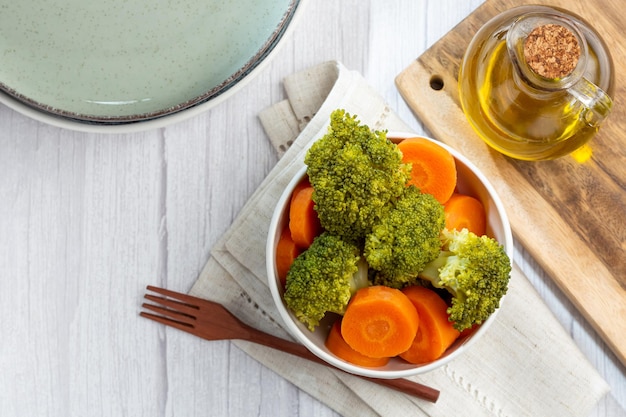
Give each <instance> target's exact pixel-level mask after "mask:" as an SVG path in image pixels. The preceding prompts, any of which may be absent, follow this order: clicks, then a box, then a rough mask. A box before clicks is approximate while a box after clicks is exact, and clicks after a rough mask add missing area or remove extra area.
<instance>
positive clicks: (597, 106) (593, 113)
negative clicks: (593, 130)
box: [567, 77, 613, 127]
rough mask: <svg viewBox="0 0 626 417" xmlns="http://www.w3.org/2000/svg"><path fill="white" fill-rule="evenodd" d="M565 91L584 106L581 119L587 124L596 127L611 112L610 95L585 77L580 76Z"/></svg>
mask: <svg viewBox="0 0 626 417" xmlns="http://www.w3.org/2000/svg"><path fill="white" fill-rule="evenodd" d="M567 91H568V93H570V94H571V95H572V96H573V97H574V98H575V99H576V100H577V101H578V102H580V103H581V104H582V105H583V106H584V107H585V109H584V110H583V111H582V112H581V120H582V121H583V122H584V123H585V124H586V125H588V126H591V127H598V126H599V125H600V124H601V123H602V121H603V120H604V119H605V118H606V117H607V116H608V115H609V113H610V112H611V108H612V107H613V100H612V99H611V97H609V95H608V94H607V93H606V92H605V91H604V90H602V89H601V88H600V87H598V86H597V85H595V84H594V83H592V82H591V81H589V80H587V79H586V78H585V77H581V78H580V79H579V80H578V81H577V82H576V83H575V84H574V85H572V86H571V87H570V88H568V89H567Z"/></svg>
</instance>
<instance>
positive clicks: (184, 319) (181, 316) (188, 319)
mask: <svg viewBox="0 0 626 417" xmlns="http://www.w3.org/2000/svg"><path fill="white" fill-rule="evenodd" d="M141 306H142V307H143V308H145V309H148V310H152V311H154V312H155V313H159V314H160V315H162V316H165V317H169V318H170V319H172V320H175V321H178V322H181V323H185V324H187V325H189V326H193V324H194V322H195V321H196V319H195V317H192V316H190V315H188V314H185V313H182V312H180V311H176V310H172V309H171V308H165V307H161V306H158V305H154V304H148V303H143V304H142V305H141Z"/></svg>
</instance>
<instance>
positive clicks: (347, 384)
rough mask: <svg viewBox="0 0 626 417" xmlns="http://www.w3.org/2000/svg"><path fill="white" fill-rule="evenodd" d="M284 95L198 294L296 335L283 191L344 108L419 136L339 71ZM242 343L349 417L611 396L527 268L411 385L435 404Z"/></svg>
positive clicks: (564, 410)
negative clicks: (442, 360)
mask: <svg viewBox="0 0 626 417" xmlns="http://www.w3.org/2000/svg"><path fill="white" fill-rule="evenodd" d="M284 87H285V90H286V93H287V97H288V100H286V101H284V102H281V103H278V104H276V105H275V106H272V107H270V108H269V109H266V110H264V111H263V112H262V113H261V114H260V115H259V117H260V119H261V122H262V123H263V126H264V128H265V130H266V133H267V134H268V136H269V137H270V140H271V141H272V143H273V144H274V146H275V147H276V149H277V150H278V152H279V155H281V156H282V157H281V159H280V160H279V162H278V163H277V165H276V167H275V168H274V169H273V170H272V171H271V172H270V173H269V175H268V176H267V178H266V179H265V180H264V181H263V183H262V184H261V186H260V187H259V189H258V190H257V191H256V192H255V193H254V195H253V196H252V197H251V199H250V200H249V202H248V203H247V204H246V206H245V207H244V209H243V210H242V212H241V213H240V215H239V216H238V217H237V219H236V220H235V222H234V223H233V225H232V227H231V228H230V230H229V231H228V232H227V233H226V234H225V235H224V236H223V237H222V239H221V240H220V241H219V242H218V243H217V244H216V246H215V247H214V249H213V250H212V252H211V258H210V260H209V261H208V263H207V265H206V267H205V268H204V269H203V271H202V273H201V274H200V276H199V278H198V280H197V281H196V283H195V284H194V286H193V288H192V289H191V293H192V294H194V295H196V296H200V297H203V298H207V299H212V300H216V301H220V302H221V303H223V304H224V305H225V306H226V307H227V308H229V309H230V310H231V311H233V312H234V313H235V314H237V315H238V316H239V317H241V319H242V320H244V321H246V322H248V323H249V324H251V325H253V326H256V327H258V328H261V329H262V330H264V331H267V332H271V333H274V334H276V335H278V336H281V337H285V338H289V337H290V336H289V335H288V334H287V333H286V331H285V330H284V329H283V328H282V322H281V319H280V317H279V315H278V311H277V310H276V308H275V307H274V304H273V301H272V297H271V294H270V291H269V289H268V287H267V284H266V282H267V276H266V269H265V240H266V236H267V231H268V225H269V222H270V219H271V216H272V212H273V209H274V206H275V204H276V201H277V199H278V197H279V196H280V194H281V192H282V190H283V188H284V187H285V185H286V184H287V183H288V182H289V180H290V179H291V178H292V176H293V175H294V173H295V172H296V171H297V170H298V169H299V168H301V167H302V166H303V157H304V152H305V151H306V149H307V147H308V146H309V145H310V144H311V143H312V141H313V140H315V139H317V138H319V137H321V136H322V135H323V134H324V133H325V132H326V129H327V125H328V120H329V116H330V113H331V112H332V111H333V110H334V109H337V108H343V109H346V110H347V111H348V112H350V113H352V114H356V115H358V117H359V119H360V120H361V122H363V123H365V124H367V125H369V126H370V127H371V128H374V129H388V130H395V131H408V130H409V128H408V127H407V125H406V124H405V123H404V122H402V121H401V120H400V119H399V118H398V117H397V116H396V115H395V114H394V112H393V111H392V110H391V109H390V108H389V107H388V106H387V105H386V103H385V102H384V101H383V100H382V98H381V97H380V96H379V95H378V94H377V93H376V92H375V91H374V90H373V89H372V88H371V87H369V86H368V85H367V83H366V82H365V80H364V79H363V78H362V77H361V76H360V75H359V74H358V73H356V72H354V71H349V70H348V69H346V68H345V67H344V66H342V65H341V64H340V63H337V62H326V63H323V64H320V65H319V66H316V67H313V68H310V69H308V70H305V71H302V72H299V73H296V74H294V75H292V76H290V77H287V78H286V79H285V80H284ZM234 343H235V344H236V345H237V346H239V347H240V348H241V349H243V350H244V351H246V352H247V353H248V354H249V355H251V356H252V357H254V358H256V359H257V360H259V361H260V362H262V363H263V364H265V365H266V366H268V367H270V368H271V369H273V370H274V371H276V372H277V373H279V374H280V375H282V376H283V377H285V378H286V379H288V380H289V381H291V382H292V383H294V384H295V385H297V386H298V387H300V388H301V389H302V390H304V391H306V392H308V393H309V394H311V395H312V396H314V397H316V398H318V399H319V400H321V401H323V402H324V403H326V404H327V405H328V406H330V407H332V408H333V409H335V410H336V411H337V412H338V413H340V414H342V415H344V416H355V417H363V416H370V415H372V416H375V415H381V416H390V417H392V416H393V417H401V416H431V417H440V416H441V417H443V416H498V417H505V416H510V417H518V416H529V417H530V416H532V417H541V416H546V417H555V416H573V417H575V416H581V417H586V416H587V415H589V413H590V411H591V409H592V408H593V406H594V405H595V404H596V403H597V402H598V400H599V399H600V398H602V396H604V395H605V394H606V393H607V392H608V386H607V384H606V382H605V381H604V380H603V379H602V378H601V377H600V376H599V375H598V373H597V372H596V371H595V369H593V367H592V366H591V365H590V364H589V362H588V361H587V360H586V358H585V357H584V356H583V355H582V353H581V352H580V351H579V350H578V348H577V347H576V346H575V344H574V343H573V341H572V340H571V338H570V337H569V335H568V334H567V333H566V332H565V331H564V329H563V328H562V327H561V326H560V324H559V323H558V322H557V321H556V319H555V318H554V317H553V316H552V314H551V313H550V311H549V310H548V308H547V307H546V306H545V304H544V303H543V302H542V300H541V298H540V297H539V296H538V294H537V293H536V292H535V290H534V289H533V287H532V286H531V285H530V283H529V282H528V280H527V279H526V277H524V275H523V274H522V273H521V272H520V271H519V269H518V268H517V267H515V268H514V269H513V273H512V279H511V283H510V289H509V293H508V294H507V296H506V298H505V300H504V302H503V303H502V307H501V309H500V311H499V313H498V316H497V320H496V321H495V322H494V323H493V325H492V326H491V328H490V329H489V331H488V332H487V333H486V334H485V335H484V337H483V338H482V339H480V340H479V341H477V342H476V343H475V344H474V345H472V346H471V347H470V349H468V351H467V352H465V353H464V354H463V355H461V356H460V357H459V358H457V359H455V360H453V361H452V362H450V363H449V364H447V365H445V366H444V367H442V368H440V369H438V370H435V371H432V372H430V373H427V374H425V375H420V376H416V377H412V378H411V379H414V380H415V381H418V382H421V383H424V384H427V385H430V386H432V387H434V388H437V389H440V390H441V396H440V398H439V401H438V402H437V403H435V404H432V403H428V402H425V401H422V400H419V399H415V398H412V397H410V396H408V395H404V394H401V393H398V392H396V391H392V390H389V389H386V388H382V387H380V386H378V385H376V384H372V383H369V382H366V381H363V380H361V379H359V378H357V377H354V376H352V375H348V374H345V373H343V372H340V371H336V370H332V369H329V368H326V367H324V366H320V365H315V364H312V363H308V362H307V361H305V360H302V359H299V358H295V357H292V356H289V355H286V354H282V353H279V352H276V351H274V350H271V349H268V348H264V347H260V346H256V345H253V344H250V343H248V342H241V341H237V342H234Z"/></svg>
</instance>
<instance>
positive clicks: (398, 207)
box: [364, 185, 445, 288]
mask: <svg viewBox="0 0 626 417" xmlns="http://www.w3.org/2000/svg"><path fill="white" fill-rule="evenodd" d="M444 226H445V215H444V211H443V206H442V205H441V204H440V203H439V202H438V201H437V200H436V199H435V197H433V196H432V195H430V194H424V193H421V192H420V191H419V190H418V189H417V188H416V187H415V186H413V185H411V186H409V187H406V188H405V190H404V193H403V194H402V196H401V197H400V198H399V199H398V200H397V201H396V203H395V204H394V207H393V209H392V210H391V211H390V212H389V214H388V215H386V216H385V217H383V218H382V219H381V220H380V222H379V223H377V224H376V225H375V226H374V227H373V229H372V232H371V233H370V234H368V235H367V236H366V238H365V251H364V256H365V258H366V259H367V263H368V264H369V266H370V268H372V269H374V270H376V271H377V272H376V273H375V277H374V278H373V282H374V284H378V285H386V286H389V287H393V288H402V287H404V286H406V285H409V284H414V283H415V282H416V279H417V275H418V273H419V272H420V271H421V270H422V269H423V268H424V267H425V266H426V264H428V263H429V262H431V261H432V260H434V259H436V258H437V256H438V255H439V253H440V250H441V240H440V234H441V231H442V230H443V228H444Z"/></svg>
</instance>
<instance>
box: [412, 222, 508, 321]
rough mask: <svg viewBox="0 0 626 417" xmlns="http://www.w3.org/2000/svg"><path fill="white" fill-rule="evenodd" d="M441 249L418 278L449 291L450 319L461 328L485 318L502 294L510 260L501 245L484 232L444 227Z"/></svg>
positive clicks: (506, 281) (505, 285)
mask: <svg viewBox="0 0 626 417" xmlns="http://www.w3.org/2000/svg"><path fill="white" fill-rule="evenodd" d="M441 236H442V243H443V244H442V252H441V253H440V255H439V256H438V257H437V259H435V260H434V261H432V262H431V263H429V264H428V265H427V266H426V267H425V268H424V270H423V271H422V272H420V274H419V276H420V278H423V279H426V280H428V281H430V282H431V283H432V285H433V286H434V287H436V288H443V289H446V290H447V291H448V292H449V293H450V294H451V295H452V301H451V306H450V307H449V308H448V315H449V318H450V321H452V322H454V327H455V328H456V329H457V330H459V331H462V330H464V329H468V328H470V327H472V326H473V325H474V324H480V323H482V322H483V321H485V320H486V319H487V318H488V317H489V315H491V313H493V312H494V311H495V310H496V309H497V308H498V307H499V305H500V300H501V299H502V297H503V296H504V294H506V292H507V289H508V284H509V279H510V273H511V261H510V259H509V256H508V255H507V254H506V252H505V250H504V247H503V246H502V245H500V244H499V243H498V242H497V241H496V240H495V239H493V238H490V237H488V236H478V235H476V234H474V233H472V232H469V231H468V230H467V229H463V230H461V231H457V230H447V229H444V230H443V232H442V233H441Z"/></svg>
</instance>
